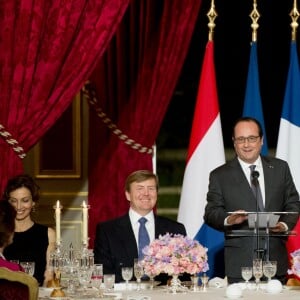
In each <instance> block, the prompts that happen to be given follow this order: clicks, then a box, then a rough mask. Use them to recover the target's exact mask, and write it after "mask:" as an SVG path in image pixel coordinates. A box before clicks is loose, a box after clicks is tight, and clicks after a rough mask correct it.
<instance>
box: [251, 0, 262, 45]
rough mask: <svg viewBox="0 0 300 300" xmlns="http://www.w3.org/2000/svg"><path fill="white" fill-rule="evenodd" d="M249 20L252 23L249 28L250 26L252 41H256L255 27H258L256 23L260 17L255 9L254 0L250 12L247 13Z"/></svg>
mask: <svg viewBox="0 0 300 300" xmlns="http://www.w3.org/2000/svg"><path fill="white" fill-rule="evenodd" d="M249 16H250V18H251V20H252V24H251V28H252V42H256V41H257V29H258V27H259V25H258V19H259V18H260V14H259V12H258V10H257V3H256V0H253V10H252V11H251V14H250V15H249Z"/></svg>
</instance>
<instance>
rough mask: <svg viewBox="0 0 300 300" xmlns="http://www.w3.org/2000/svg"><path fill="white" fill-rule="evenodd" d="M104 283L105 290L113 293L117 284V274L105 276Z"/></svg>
mask: <svg viewBox="0 0 300 300" xmlns="http://www.w3.org/2000/svg"><path fill="white" fill-rule="evenodd" d="M103 281H104V288H105V290H107V291H111V290H112V289H113V288H114V284H115V274H104V276H103Z"/></svg>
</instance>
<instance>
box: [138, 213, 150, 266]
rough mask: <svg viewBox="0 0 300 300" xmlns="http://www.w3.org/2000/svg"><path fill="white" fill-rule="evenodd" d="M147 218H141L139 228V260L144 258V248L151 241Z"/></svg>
mask: <svg viewBox="0 0 300 300" xmlns="http://www.w3.org/2000/svg"><path fill="white" fill-rule="evenodd" d="M146 222H147V219H146V218H144V217H142V218H140V219H139V223H140V228H139V236H138V243H139V260H140V259H143V257H144V254H143V251H142V250H143V248H144V247H145V246H147V245H149V243H150V238H149V234H148V231H147V229H146V226H145V224H146Z"/></svg>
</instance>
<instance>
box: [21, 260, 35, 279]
mask: <svg viewBox="0 0 300 300" xmlns="http://www.w3.org/2000/svg"><path fill="white" fill-rule="evenodd" d="M20 265H21V267H22V268H23V269H24V272H25V273H27V274H29V275H31V276H33V274H34V268H35V262H34V261H22V262H20Z"/></svg>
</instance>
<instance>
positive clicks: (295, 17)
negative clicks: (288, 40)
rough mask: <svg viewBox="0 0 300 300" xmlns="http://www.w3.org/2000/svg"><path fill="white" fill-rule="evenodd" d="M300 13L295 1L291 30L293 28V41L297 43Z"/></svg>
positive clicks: (291, 14)
mask: <svg viewBox="0 0 300 300" xmlns="http://www.w3.org/2000/svg"><path fill="white" fill-rule="evenodd" d="M299 16H300V15H299V11H298V9H297V1H296V0H294V5H293V8H292V10H291V12H290V17H291V19H292V23H291V28H292V41H296V39H297V28H298V26H299V25H298V18H299Z"/></svg>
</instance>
